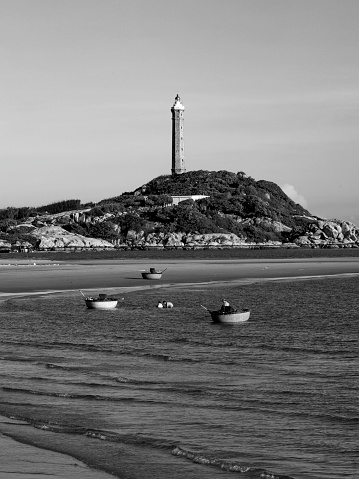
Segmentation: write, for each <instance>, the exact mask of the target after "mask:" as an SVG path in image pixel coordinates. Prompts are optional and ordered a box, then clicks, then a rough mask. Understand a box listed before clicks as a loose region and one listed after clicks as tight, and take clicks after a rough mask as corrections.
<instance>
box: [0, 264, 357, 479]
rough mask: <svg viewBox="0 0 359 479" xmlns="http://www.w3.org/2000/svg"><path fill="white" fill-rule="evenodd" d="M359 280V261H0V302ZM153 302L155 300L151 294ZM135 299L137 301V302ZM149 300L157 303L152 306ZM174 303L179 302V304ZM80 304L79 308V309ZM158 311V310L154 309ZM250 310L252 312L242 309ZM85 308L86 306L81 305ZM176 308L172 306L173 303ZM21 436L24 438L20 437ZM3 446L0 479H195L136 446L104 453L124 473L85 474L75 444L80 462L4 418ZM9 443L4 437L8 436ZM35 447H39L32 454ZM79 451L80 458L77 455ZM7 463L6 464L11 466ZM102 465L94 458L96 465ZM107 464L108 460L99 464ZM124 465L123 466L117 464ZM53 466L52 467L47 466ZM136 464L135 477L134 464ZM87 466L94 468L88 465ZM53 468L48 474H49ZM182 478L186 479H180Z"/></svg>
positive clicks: (62, 446)
mask: <svg viewBox="0 0 359 479" xmlns="http://www.w3.org/2000/svg"><path fill="white" fill-rule="evenodd" d="M151 266H155V267H156V268H159V269H165V268H167V270H166V271H165V273H164V275H163V277H162V279H161V280H160V281H146V280H143V279H142V278H141V274H140V270H141V269H148V268H149V267H151ZM358 274H359V258H339V259H338V258H330V259H329V258H319V259H318V258H315V259H294V260H288V259H286V260H277V259H276V260H266V259H261V260H202V261H200V260H197V261H196V260H191V261H185V260H168V259H167V260H166V261H161V260H159V259H158V260H156V262H155V264H154V262H152V263H149V262H144V261H143V260H124V261H121V260H117V261H102V260H95V261H83V262H80V261H76V262H71V261H68V262H54V261H48V260H37V261H31V260H25V261H24V260H21V259H18V260H12V261H11V262H8V261H7V260H1V261H0V299H1V300H7V299H10V298H21V297H26V296H27V295H29V296H30V297H32V296H33V295H43V294H53V295H61V296H63V295H65V297H66V295H67V296H68V297H71V298H74V297H76V295H77V296H78V297H79V302H81V301H82V297H81V295H80V293H79V291H78V290H83V291H84V292H108V293H110V294H111V295H113V294H116V293H119V294H121V295H124V298H125V303H126V301H127V300H128V299H127V296H126V294H127V293H129V294H130V298H131V299H130V301H131V302H132V303H133V304H135V303H136V301H139V296H138V295H139V294H141V291H149V292H151V291H153V292H155V293H156V294H157V292H158V298H159V299H162V297H164V296H166V298H168V299H170V300H171V299H172V297H176V298H179V297H180V296H178V293H175V291H176V289H178V288H180V289H181V288H182V289H183V288H191V285H197V287H199V286H201V285H203V287H204V288H206V287H215V286H216V285H222V286H223V285H226V284H227V286H228V287H229V290H231V291H233V290H234V288H238V286H240V285H250V284H251V283H261V282H263V281H285V280H286V279H288V278H291V279H293V278H302V279H305V278H320V277H324V276H328V277H333V278H334V277H336V276H338V277H344V278H345V277H351V276H355V275H358ZM212 291H213V304H212V305H208V306H216V304H217V305H219V302H220V299H221V298H220V297H217V296H216V289H213V290H212ZM152 297H153V298H154V296H153V295H152ZM136 298H138V299H136ZM153 300H154V299H153ZM178 301H179V300H178V299H177V302H178ZM81 304H82V303H81ZM154 304H155V303H154ZM247 306H249V307H250V306H251V305H247ZM83 307H84V308H85V306H84V305H83ZM175 307H176V304H175ZM20 431H21V432H20ZM0 433H3V435H0V445H1V448H2V456H1V468H0V479H7V478H8V477H13V478H15V479H20V478H21V479H23V478H25V477H28V478H29V479H30V477H31V478H34V477H46V476H47V475H49V476H50V475H51V477H58V478H60V479H62V478H65V477H73V478H76V479H85V478H86V479H92V478H98V479H102V478H105V477H110V476H109V475H108V474H106V472H102V471H106V470H107V472H108V473H113V474H115V475H116V476H117V477H121V478H126V477H145V476H144V474H146V473H148V471H151V476H152V477H159V478H160V477H161V478H162V477H166V476H167V477H178V478H182V477H188V478H190V477H193V478H195V477H196V472H195V471H193V468H192V467H189V468H188V470H187V471H186V467H187V465H185V464H184V463H183V460H181V459H177V458H172V465H173V464H174V463H177V462H178V466H179V467H178V470H179V471H180V472H179V473H178V474H174V473H173V469H172V467H171V466H168V464H167V465H166V464H164V463H163V462H162V460H161V457H162V456H161V454H162V453H160V452H157V453H156V454H155V453H153V455H152V454H151V460H149V457H146V460H145V459H144V458H143V457H142V465H141V460H140V459H139V457H140V454H141V455H142V454H143V452H141V453H140V450H139V449H138V448H136V447H134V446H133V445H132V446H131V445H127V446H124V445H122V446H121V447H120V446H119V445H118V444H116V445H115V446H111V445H110V447H109V448H108V450H107V453H108V454H109V455H110V456H111V455H113V454H120V455H121V454H123V460H122V468H121V470H116V471H111V470H109V469H108V468H106V464H104V467H103V468H101V469H102V471H100V470H93V469H89V468H88V467H87V466H86V465H85V464H84V463H83V462H81V459H82V457H81V448H79V440H78V438H76V439H75V440H76V446H77V448H78V449H77V452H78V453H77V456H76V457H77V460H76V459H73V458H71V457H70V456H71V452H72V445H71V443H69V442H68V441H67V440H66V442H64V441H61V434H60V435H55V436H56V437H55V438H54V437H53V435H52V436H51V441H50V440H49V436H48V437H47V436H46V433H44V432H43V431H41V430H37V429H34V428H32V427H29V428H28V432H27V433H24V427H23V425H21V423H19V421H16V420H12V419H9V418H8V417H2V418H1V420H0ZM7 436H9V437H7ZM11 438H14V439H17V440H19V441H21V442H25V443H28V444H30V445H32V446H28V445H22V444H19V443H18V442H14V441H13V439H11ZM34 446H36V447H35V448H34ZM91 447H92V448H93V454H94V455H96V449H97V447H96V445H92V446H91ZM40 448H44V449H52V450H53V451H58V452H61V453H63V454H65V455H63V454H56V453H53V452H51V451H46V450H44V449H40ZM83 448H84V453H83V459H84V460H85V462H86V464H89V462H88V461H86V458H88V443H86V441H85V442H84V446H83ZM79 451H80V453H79ZM9 458H11V459H9ZM99 461H100V462H101V458H100V457H99V458H97V462H96V463H97V464H98V463H99ZM103 461H105V462H106V458H105V457H103ZM120 462H121V461H120ZM49 464H51V467H49ZM133 464H136V472H134V471H133V468H132V467H131V465H133ZM90 465H91V464H90ZM50 469H51V473H50V472H49V470H50ZM9 474H11V476H10V475H9ZM184 474H185V475H184ZM222 474H225V471H220V470H216V471H214V470H212V469H210V470H207V471H205V472H204V471H201V478H205V477H208V478H213V477H217V476H219V475H221V476H222Z"/></svg>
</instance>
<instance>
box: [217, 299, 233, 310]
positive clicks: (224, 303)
mask: <svg viewBox="0 0 359 479" xmlns="http://www.w3.org/2000/svg"><path fill="white" fill-rule="evenodd" d="M220 311H221V313H233V311H234V309H233V308H232V306H231V305H230V304H229V302H228V301H227V300H226V299H223V300H222V306H221V309H220Z"/></svg>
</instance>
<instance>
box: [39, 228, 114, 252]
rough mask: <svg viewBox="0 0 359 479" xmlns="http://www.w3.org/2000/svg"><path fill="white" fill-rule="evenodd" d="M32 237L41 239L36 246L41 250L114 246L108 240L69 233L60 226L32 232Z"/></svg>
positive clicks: (106, 247)
mask: <svg viewBox="0 0 359 479" xmlns="http://www.w3.org/2000/svg"><path fill="white" fill-rule="evenodd" d="M31 235H32V236H35V237H36V238H38V239H39V241H38V244H37V245H36V247H37V249H39V250H51V249H69V248H71V249H72V248H74V249H75V248H76V249H77V248H79V249H83V248H86V249H87V248H100V249H109V248H113V247H114V245H113V244H112V243H110V242H108V241H106V240H103V239H98V238H87V237H85V236H82V235H76V234H73V233H69V232H68V231H66V230H64V229H63V228H61V227H60V226H43V227H42V228H36V229H34V230H33V231H32V232H31Z"/></svg>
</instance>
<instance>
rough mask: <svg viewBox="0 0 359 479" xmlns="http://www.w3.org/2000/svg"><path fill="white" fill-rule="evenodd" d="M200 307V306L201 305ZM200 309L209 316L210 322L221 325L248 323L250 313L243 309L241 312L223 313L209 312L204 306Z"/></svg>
mask: <svg viewBox="0 0 359 479" xmlns="http://www.w3.org/2000/svg"><path fill="white" fill-rule="evenodd" d="M201 306H202V305H201ZM202 308H204V309H206V310H207V311H208V312H209V314H210V315H211V318H212V321H213V322H214V323H222V324H236V323H244V322H245V321H248V319H249V317H250V315H251V312H250V310H249V309H243V310H242V311H238V310H235V311H231V312H224V311H221V310H219V311H210V310H209V309H208V308H206V307H205V306H202Z"/></svg>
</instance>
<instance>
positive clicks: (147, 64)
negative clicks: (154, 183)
mask: <svg viewBox="0 0 359 479" xmlns="http://www.w3.org/2000/svg"><path fill="white" fill-rule="evenodd" d="M358 16H359V2H358V0H181V1H173V0H0V67H1V68H0V104H1V108H0V123H1V141H0V158H1V170H0V174H1V189H0V208H6V207H9V206H15V207H19V206H42V205H46V204H49V203H52V202H56V201H61V200H68V199H80V200H81V201H82V202H83V203H86V202H90V201H92V202H98V201H100V200H102V199H105V198H111V197H114V196H118V195H120V194H122V193H123V192H125V191H133V190H134V189H136V188H138V187H139V186H141V185H143V184H145V183H147V182H148V181H150V180H151V179H153V178H155V177H157V176H159V175H163V174H170V173H171V166H172V164H171V161H172V160H171V154H172V153H171V151H172V150H171V127H172V124H171V111H170V109H171V106H172V105H173V103H174V98H175V96H176V95H177V93H178V94H179V95H180V98H181V102H182V103H183V104H184V106H185V113H184V141H185V164H186V169H187V171H193V170H210V171H219V170H227V171H232V172H234V173H237V172H239V171H243V172H245V173H246V174H247V175H248V176H251V177H252V178H254V179H255V180H268V181H272V182H274V183H276V184H278V185H279V186H280V187H281V188H283V190H284V191H285V192H286V193H287V194H288V195H289V196H290V197H291V198H292V199H294V200H295V201H296V202H298V203H300V204H301V205H302V206H304V207H305V208H307V209H308V210H309V211H310V212H311V213H312V214H313V215H317V216H320V217H322V218H337V219H341V220H346V221H352V222H354V223H355V224H357V225H358V224H359V206H358V205H359V188H358V178H359V158H358V156H359V155H358V153H359V55H358V47H359V28H358Z"/></svg>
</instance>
